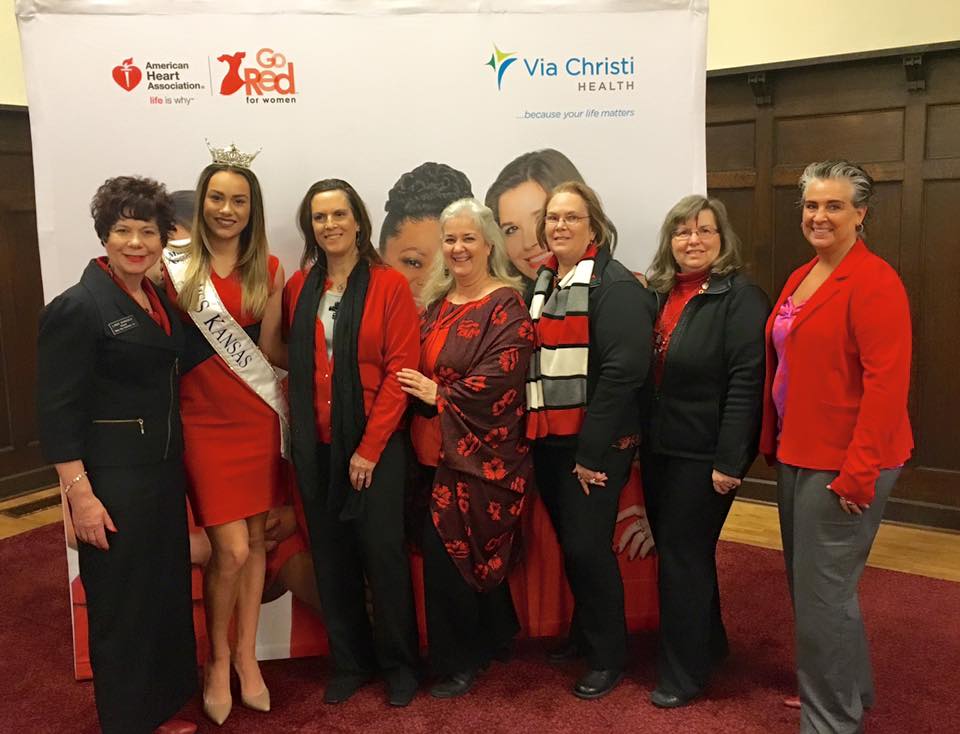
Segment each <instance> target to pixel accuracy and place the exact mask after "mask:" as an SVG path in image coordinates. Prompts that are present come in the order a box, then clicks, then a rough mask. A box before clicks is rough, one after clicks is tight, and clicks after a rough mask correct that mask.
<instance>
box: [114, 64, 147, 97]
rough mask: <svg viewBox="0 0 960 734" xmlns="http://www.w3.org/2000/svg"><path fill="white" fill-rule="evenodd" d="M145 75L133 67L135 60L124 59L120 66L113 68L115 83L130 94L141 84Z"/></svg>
mask: <svg viewBox="0 0 960 734" xmlns="http://www.w3.org/2000/svg"><path fill="white" fill-rule="evenodd" d="M142 78H143V73H142V72H141V71H140V69H139V68H137V67H136V66H134V65H133V59H132V58H130V59H124V61H123V63H122V64H120V66H114V67H113V81H115V82H116V83H117V84H119V85H120V87H121V88H123V89H126V90H127V91H128V92H129V91H130V90H131V89H133V88H134V87H135V86H137V85H138V84H139V83H140V80H141V79H142Z"/></svg>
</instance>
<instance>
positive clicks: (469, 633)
mask: <svg viewBox="0 0 960 734" xmlns="http://www.w3.org/2000/svg"><path fill="white" fill-rule="evenodd" d="M423 587H424V597H425V600H426V605H427V639H428V642H429V645H430V667H431V668H432V669H433V672H434V674H436V675H438V676H445V675H452V674H453V673H461V672H465V671H468V670H475V669H476V668H478V667H480V666H482V665H486V664H487V663H488V662H490V659H491V658H492V657H493V656H494V655H495V654H496V653H497V651H498V650H499V649H501V648H503V647H504V646H505V645H507V644H508V643H509V642H510V640H512V639H513V637H514V636H515V635H516V634H517V632H519V631H520V623H519V622H518V621H517V612H516V610H515V609H514V607H513V597H511V596H510V584H508V583H507V581H506V579H504V581H503V582H502V583H501V584H500V585H499V586H497V587H496V588H494V589H492V590H490V591H487V592H479V591H477V590H476V589H474V588H473V587H472V586H471V585H470V584H468V583H467V581H466V580H465V579H464V578H463V574H461V573H460V569H459V568H457V566H456V564H455V563H454V562H453V560H452V559H451V558H450V554H449V553H447V549H446V547H445V546H444V544H443V540H442V539H441V538H440V534H439V533H438V532H437V529H436V527H434V525H433V521H432V520H431V519H430V517H429V516H428V517H427V519H426V521H425V522H424V527H423Z"/></svg>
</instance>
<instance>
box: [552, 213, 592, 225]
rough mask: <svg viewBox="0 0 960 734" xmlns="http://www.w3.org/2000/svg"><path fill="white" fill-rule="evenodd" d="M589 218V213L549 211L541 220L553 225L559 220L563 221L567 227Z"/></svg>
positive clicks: (558, 222)
mask: <svg viewBox="0 0 960 734" xmlns="http://www.w3.org/2000/svg"><path fill="white" fill-rule="evenodd" d="M589 219H590V215H588V214H575V213H574V212H570V213H569V214H554V213H553V212H551V213H550V214H547V215H545V216H544V217H543V221H545V222H546V223H547V224H549V225H552V226H554V227H556V226H557V225H558V224H560V222H565V223H566V224H567V226H568V227H576V226H577V225H578V224H580V222H586V221H587V220H589Z"/></svg>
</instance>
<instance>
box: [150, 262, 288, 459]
mask: <svg viewBox="0 0 960 734" xmlns="http://www.w3.org/2000/svg"><path fill="white" fill-rule="evenodd" d="M163 260H164V264H165V265H166V266H167V273H168V274H169V275H170V281H171V282H172V283H173V287H174V288H175V289H176V291H177V293H179V292H180V289H181V287H182V286H183V281H184V279H185V277H186V272H187V261H188V260H189V256H188V255H187V253H186V252H182V251H181V252H176V251H174V250H173V249H172V248H164V250H163ZM189 314H190V318H191V319H193V322H194V323H195V324H196V325H197V328H198V329H199V330H200V333H201V334H203V337H204V338H205V339H206V340H207V341H208V342H209V343H210V346H211V347H213V351H215V352H216V353H217V354H218V355H219V356H220V359H222V360H223V361H224V362H225V363H226V365H227V366H228V367H229V368H230V369H231V370H232V371H233V373H234V374H235V375H237V377H239V378H240V379H241V380H243V382H244V384H245V385H246V386H247V387H249V388H250V389H251V390H253V392H254V393H256V394H257V395H258V396H259V397H260V399H261V400H263V402H265V403H266V404H267V405H269V406H270V407H271V408H272V409H273V411H274V412H275V413H276V414H277V419H278V420H279V421H280V453H281V454H282V455H283V458H285V459H289V457H290V451H289V445H290V419H289V414H288V407H287V400H286V398H285V397H284V395H283V390H281V388H280V380H279V379H278V378H277V373H276V372H275V371H274V369H273V366H272V365H271V364H270V362H269V361H268V360H267V358H266V357H265V356H264V354H263V352H261V351H260V348H259V347H258V346H257V345H256V344H255V343H254V341H253V339H251V338H250V336H249V335H248V334H247V332H245V331H244V330H243V327H242V326H240V324H238V323H237V322H236V321H235V320H234V318H233V316H231V315H230V312H229V311H227V309H226V308H225V307H224V305H223V302H222V301H221V300H220V294H219V293H217V289H216V288H215V287H214V285H213V283H212V282H211V280H210V278H209V277H208V278H207V282H206V283H204V285H203V287H202V288H201V290H200V302H199V304H198V306H197V308H196V309H191V310H190V311H189Z"/></svg>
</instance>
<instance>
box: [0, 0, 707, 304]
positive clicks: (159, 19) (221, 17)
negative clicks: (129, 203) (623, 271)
mask: <svg viewBox="0 0 960 734" xmlns="http://www.w3.org/2000/svg"><path fill="white" fill-rule="evenodd" d="M17 15H18V19H19V23H20V32H21V40H22V47H23V55H24V70H25V74H26V81H27V92H28V99H29V109H30V122H31V132H32V136H33V157H34V167H35V177H36V193H37V219H38V229H39V241H40V258H41V267H42V273H43V286H44V294H45V298H46V300H47V301H49V300H51V299H52V298H53V297H54V296H56V295H57V294H58V293H60V292H61V291H63V290H64V289H65V288H67V287H68V286H70V285H72V284H73V283H75V282H76V281H77V280H78V279H79V277H80V274H81V272H82V270H83V267H84V266H85V264H86V262H87V261H88V260H89V259H90V258H91V257H94V256H97V255H99V254H101V252H102V248H101V246H100V244H99V242H98V241H97V239H96V236H95V233H94V231H93V226H92V222H91V219H90V212H89V202H90V199H91V197H92V196H93V193H94V192H95V190H96V189H97V187H98V186H99V185H100V184H101V183H102V182H103V181H104V180H105V179H106V178H108V177H111V176H116V175H121V174H138V175H145V176H150V177H153V178H156V179H158V180H160V181H163V182H165V183H166V184H167V186H168V188H169V189H170V190H171V191H173V190H177V189H192V188H193V187H194V186H195V183H196V178H197V176H198V174H199V172H200V171H201V169H202V168H203V167H204V166H205V165H206V164H207V163H208V162H209V160H210V158H209V154H208V152H207V149H206V145H205V143H204V139H205V138H206V139H209V140H210V141H211V142H212V143H213V144H214V145H217V146H226V145H229V144H230V143H236V144H237V146H238V147H239V148H241V149H242V150H248V151H254V150H256V149H258V148H262V152H261V153H260V155H259V156H258V157H257V159H256V161H255V163H254V165H253V168H254V170H255V171H256V173H257V175H258V177H259V178H260V181H261V184H262V188H263V192H264V197H265V204H266V215H267V231H268V236H269V240H270V243H271V249H272V250H273V252H274V253H276V254H277V255H279V257H280V259H281V260H282V262H283V264H284V266H285V268H286V270H287V272H288V273H291V272H292V271H293V269H294V268H295V267H296V264H297V261H298V258H299V253H300V249H301V247H302V241H301V239H300V237H299V234H298V231H297V228H296V224H295V212H296V210H297V206H298V204H299V202H300V199H301V197H302V195H303V192H304V191H306V189H307V188H308V186H309V185H310V184H311V183H312V182H314V181H316V180H318V179H322V178H331V177H336V178H343V179H346V180H348V181H349V182H350V183H352V184H353V185H354V187H355V188H356V189H357V190H358V191H359V192H360V194H361V196H362V197H363V198H364V200H365V201H366V203H367V206H368V208H369V210H370V213H371V216H372V217H373V220H374V238H375V240H376V239H377V233H378V230H379V228H380V226H381V223H382V222H383V218H384V205H385V202H386V201H387V196H388V192H389V191H390V189H391V188H392V187H394V184H395V183H396V182H397V181H398V179H399V178H400V176H401V175H402V174H404V173H405V172H408V171H411V170H412V169H415V168H417V167H418V166H419V165H420V164H422V163H425V162H428V161H431V162H439V163H443V164H447V165H449V166H451V167H452V168H453V169H456V170H457V171H459V172H462V173H463V174H465V176H466V177H467V178H468V179H469V181H470V186H471V188H472V191H473V193H474V195H476V196H477V197H478V198H480V199H483V198H484V197H485V195H486V193H487V191H488V189H489V188H490V187H491V185H492V184H493V183H494V182H495V181H496V179H497V177H498V175H499V174H500V172H501V170H502V169H503V168H504V166H505V165H506V164H507V163H509V162H510V161H512V160H514V159H515V158H517V157H518V156H520V155H521V154H523V153H527V152H530V151H537V150H541V149H548V148H549V149H554V150H556V151H560V152H561V153H562V154H563V155H564V156H565V157H566V158H567V159H569V161H570V162H572V164H573V165H574V166H575V167H576V169H577V170H578V171H579V172H580V174H581V175H582V176H583V178H584V179H585V180H586V182H587V183H589V184H590V185H591V186H593V187H594V188H595V189H596V190H597V192H598V193H599V194H600V196H601V198H602V200H603V202H604V205H605V207H606V209H607V212H608V214H609V215H610V217H611V219H612V220H613V221H614V222H615V224H616V225H617V227H618V229H619V231H620V245H619V247H618V250H617V256H618V257H619V258H620V259H621V260H622V261H623V262H624V263H625V264H627V265H628V266H630V267H631V268H633V269H634V270H643V269H646V267H647V265H648V264H649V261H650V258H651V256H652V254H653V251H654V249H655V247H656V240H657V231H658V228H659V225H660V223H661V221H662V218H663V216H664V214H665V212H666V211H667V209H668V208H669V207H670V206H672V205H673V204H674V203H675V202H676V200H677V199H679V198H680V197H681V196H684V195H686V194H689V193H694V192H701V193H702V192H704V191H705V188H706V174H705V144H704V90H705V68H706V29H707V0H577V1H576V2H570V0H566V1H564V0H558V1H554V2H549V1H548V0H527V1H526V2H521V1H519V0H516V1H514V2H508V1H506V0H474V1H473V2H453V1H452V0H402V1H393V2H390V1H388V0H349V1H348V0H339V1H336V0H312V1H310V2H307V1H306V0H301V1H300V2H297V1H296V0H273V1H272V2H270V3H264V2H261V1H258V0H231V1H229V2H228V1H217V0H153V1H151V0H138V1H137V0H131V1H127V2H124V1H122V0H120V1H113V2H92V1H89V0H88V1H87V2H82V1H81V0H60V1H59V2H54V1H47V2H42V1H40V0H18V2H17ZM414 188H415V187H414Z"/></svg>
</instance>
